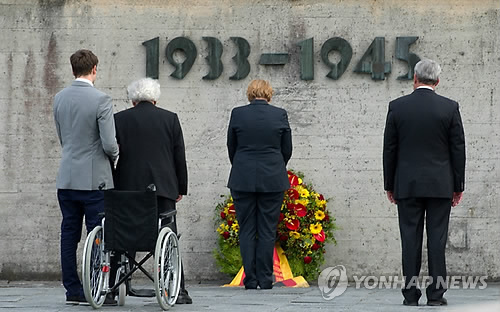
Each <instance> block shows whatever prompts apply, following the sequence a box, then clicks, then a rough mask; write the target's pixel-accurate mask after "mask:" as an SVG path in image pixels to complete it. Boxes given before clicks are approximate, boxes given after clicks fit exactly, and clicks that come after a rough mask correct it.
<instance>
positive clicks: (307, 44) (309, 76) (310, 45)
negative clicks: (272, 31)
mask: <svg viewBox="0 0 500 312" xmlns="http://www.w3.org/2000/svg"><path fill="white" fill-rule="evenodd" d="M298 46H299V47H300V79H302V80H314V39H313V38H309V39H307V40H304V41H301V42H299V43H298Z"/></svg>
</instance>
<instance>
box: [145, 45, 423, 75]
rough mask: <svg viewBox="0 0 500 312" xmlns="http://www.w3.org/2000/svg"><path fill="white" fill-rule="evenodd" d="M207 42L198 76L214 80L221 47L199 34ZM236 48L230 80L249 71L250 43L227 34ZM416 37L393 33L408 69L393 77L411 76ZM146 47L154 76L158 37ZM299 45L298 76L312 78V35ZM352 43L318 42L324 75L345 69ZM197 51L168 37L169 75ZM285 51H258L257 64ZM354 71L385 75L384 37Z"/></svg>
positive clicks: (181, 71)
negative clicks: (179, 56) (205, 71)
mask: <svg viewBox="0 0 500 312" xmlns="http://www.w3.org/2000/svg"><path fill="white" fill-rule="evenodd" d="M202 39H203V40H204V41H205V42H206V43H207V45H208V55H207V56H206V57H205V59H206V61H207V66H208V69H209V71H208V74H206V75H205V76H203V77H202V79H205V80H215V79H217V78H219V77H220V75H221V74H222V72H223V70H224V65H223V64H222V61H221V56H222V52H223V50H224V47H223V45H222V43H221V41H220V40H219V39H217V38H214V37H202ZM230 39H231V41H232V42H233V43H234V44H235V46H236V48H237V53H236V54H235V55H234V56H233V58H232V59H233V61H234V63H235V65H236V68H237V70H236V72H235V73H234V74H233V75H232V76H231V77H229V79H231V80H241V79H244V78H245V77H247V76H248V74H249V72H250V67H251V66H250V63H249V62H248V56H249V55H250V50H251V49H250V44H249V43H248V41H247V40H246V39H245V38H242V37H230ZM417 39H418V37H396V51H395V56H396V58H397V59H399V60H401V61H404V62H406V63H407V65H408V66H407V67H408V72H407V73H406V74H403V75H400V76H398V77H397V79H399V80H411V79H413V68H414V67H415V64H416V63H417V62H418V61H419V60H420V58H419V57H418V56H417V55H416V54H414V53H410V45H412V44H413V43H414V42H415V41H417ZM142 44H143V45H144V46H145V47H146V76H148V77H151V78H155V79H158V77H159V60H160V38H159V37H156V38H153V39H151V40H148V41H145V42H143V43H142ZM297 45H298V46H299V48H300V55H299V62H300V79H302V80H314V38H309V39H306V40H303V41H300V42H298V43H297ZM176 51H181V53H183V54H184V55H185V59H184V60H183V62H178V61H176V60H175V59H174V53H175V52H176ZM352 51H353V50H352V47H351V45H350V44H349V42H348V41H347V40H345V39H343V38H340V37H334V38H330V39H328V40H326V41H325V42H324V43H323V45H322V46H321V51H320V55H321V60H322V61H323V63H324V64H325V65H326V66H328V68H330V72H329V73H328V74H327V75H326V76H327V77H328V78H330V79H333V80H337V79H340V78H341V77H342V75H343V74H344V73H345V71H346V70H347V68H348V66H349V64H350V63H351V59H352ZM331 52H337V53H339V54H340V61H338V62H337V63H332V62H331V61H330V59H329V57H328V56H329V54H330V53H331ZM197 55H198V51H197V49H196V45H195V44H194V43H193V41H191V40H190V39H189V38H186V37H177V38H174V39H172V40H171V41H170V42H169V43H168V44H167V47H166V49H165V56H166V58H167V61H168V62H169V63H170V64H172V65H173V66H174V67H175V70H174V71H173V72H172V73H171V74H170V76H172V77H174V78H177V79H183V78H184V77H185V76H186V75H187V74H188V73H189V71H190V70H191V67H192V66H193V64H194V61H195V59H196V57H197ZM289 59H290V57H289V53H286V52H285V53H282V52H280V53H262V54H261V55H260V59H259V65H262V66H277V65H286V64H287V63H288V62H289ZM353 71H354V72H355V73H364V74H371V77H372V79H373V80H384V79H385V77H386V75H388V74H389V73H390V72H391V63H390V62H386V60H385V37H376V38H375V39H373V41H372V43H371V44H370V46H369V47H368V49H367V50H366V51H365V53H364V54H363V56H362V57H361V59H360V60H359V61H358V62H357V64H356V65H355V66H354V69H353Z"/></svg>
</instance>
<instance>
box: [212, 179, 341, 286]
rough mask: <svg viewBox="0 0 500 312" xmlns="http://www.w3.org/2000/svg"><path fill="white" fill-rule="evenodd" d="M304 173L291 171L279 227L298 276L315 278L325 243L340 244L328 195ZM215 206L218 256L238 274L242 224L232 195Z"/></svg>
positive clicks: (280, 238)
mask: <svg viewBox="0 0 500 312" xmlns="http://www.w3.org/2000/svg"><path fill="white" fill-rule="evenodd" d="M303 177H304V176H303V174H302V173H299V172H297V173H295V172H293V171H288V180H289V181H290V189H288V191H287V192H286V193H285V196H284V199H283V204H282V205H281V213H280V218H279V223H278V228H277V240H278V241H279V243H280V246H281V248H283V250H284V252H285V255H286V257H287V259H288V262H289V264H290V268H291V270H292V273H293V275H294V276H303V277H304V278H305V279H306V280H309V281H311V280H315V279H317V278H318V275H319V272H320V271H319V267H320V266H321V265H322V264H323V263H324V261H325V255H324V254H325V252H326V251H325V244H326V243H327V242H333V243H335V244H336V241H335V238H334V236H333V231H334V230H335V229H336V226H335V223H334V221H335V218H333V216H331V214H330V213H329V212H328V210H327V209H326V204H327V202H328V200H327V199H325V198H324V197H323V195H322V194H320V193H317V192H316V191H314V189H313V187H312V186H311V185H309V184H306V183H304V182H303ZM221 197H224V198H225V200H224V201H223V202H221V203H219V204H218V205H217V206H216V208H215V212H216V215H215V222H216V227H217V229H216V231H217V233H218V234H219V235H218V248H217V249H216V250H214V256H215V260H216V262H217V265H218V266H219V267H220V270H221V272H223V273H226V274H229V275H236V274H237V273H238V271H239V270H240V268H241V266H242V260H241V255H240V250H239V239H238V232H239V224H238V221H237V220H236V211H235V209H234V203H233V199H232V197H231V196H221Z"/></svg>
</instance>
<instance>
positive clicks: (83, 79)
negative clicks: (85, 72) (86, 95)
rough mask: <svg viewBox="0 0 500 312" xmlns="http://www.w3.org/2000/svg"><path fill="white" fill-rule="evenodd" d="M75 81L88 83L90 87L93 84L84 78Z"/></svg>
mask: <svg viewBox="0 0 500 312" xmlns="http://www.w3.org/2000/svg"><path fill="white" fill-rule="evenodd" d="M75 81H81V82H86V83H88V84H89V85H91V86H92V87H93V86H94V84H93V83H92V81H90V80H88V79H85V78H76V79H75Z"/></svg>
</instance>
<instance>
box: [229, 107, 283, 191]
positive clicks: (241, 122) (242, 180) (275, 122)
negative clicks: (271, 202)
mask: <svg viewBox="0 0 500 312" xmlns="http://www.w3.org/2000/svg"><path fill="white" fill-rule="evenodd" d="M227 149H228V152H229V160H230V161H231V164H232V168H231V173H230V176H229V182H228V185H227V186H228V187H229V188H230V189H232V190H235V191H242V192H281V191H285V190H287V189H288V188H289V187H290V183H289V181H288V175H287V171H286V164H287V163H288V160H289V159H290V157H291V156H292V132H291V130H290V126H289V124H288V116H287V113H286V111H285V110H284V109H282V108H278V107H275V106H272V105H269V104H268V103H267V102H266V101H263V100H254V101H252V102H251V103H250V104H249V105H246V106H241V107H236V108H235V109H233V111H232V112H231V120H230V122H229V128H228V131H227Z"/></svg>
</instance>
